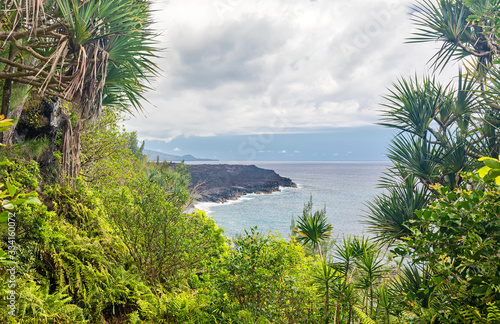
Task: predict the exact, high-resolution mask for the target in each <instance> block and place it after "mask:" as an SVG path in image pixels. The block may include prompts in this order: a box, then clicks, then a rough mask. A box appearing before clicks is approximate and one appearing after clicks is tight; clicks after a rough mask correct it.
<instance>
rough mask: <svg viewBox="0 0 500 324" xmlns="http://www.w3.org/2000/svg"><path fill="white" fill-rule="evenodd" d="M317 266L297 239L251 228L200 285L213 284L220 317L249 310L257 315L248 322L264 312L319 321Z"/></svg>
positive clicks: (281, 318)
mask: <svg viewBox="0 0 500 324" xmlns="http://www.w3.org/2000/svg"><path fill="white" fill-rule="evenodd" d="M312 266H313V262H312V258H311V257H306V256H305V253H304V249H303V248H302V247H301V246H300V245H299V244H297V243H296V242H295V241H294V240H293V239H292V241H291V242H287V241H286V240H285V239H283V238H282V237H281V236H279V235H277V234H272V233H269V234H267V235H263V234H261V233H259V232H258V231H257V229H256V228H251V229H250V231H245V234H244V235H243V236H242V237H241V238H240V239H237V240H235V241H234V246H233V248H232V249H231V251H230V252H229V253H228V254H227V255H223V257H222V258H221V259H220V261H219V262H217V263H216V264H214V268H213V270H212V271H213V272H212V274H208V273H207V274H206V276H203V277H202V279H204V280H203V282H205V283H204V284H202V285H201V287H204V286H205V287H207V286H209V287H207V288H210V289H208V291H211V295H212V296H214V298H213V299H214V301H216V302H217V303H216V304H215V305H217V308H216V310H218V311H219V312H220V313H219V315H218V316H217V320H218V321H219V320H222V314H223V313H224V314H227V313H229V314H235V313H238V312H239V311H241V310H246V311H249V312H250V314H251V317H250V318H253V321H251V322H250V321H249V322H248V323H254V322H255V321H256V320H257V319H258V318H259V317H260V316H262V317H264V318H266V319H267V320H269V321H270V322H271V323H317V319H318V315H320V313H319V307H318V306H317V305H318V302H319V299H317V297H316V296H317V294H318V293H317V289H316V287H315V285H313V282H312V280H311V279H312V275H313V268H312ZM209 283H210V284H209ZM324 292H325V291H324V290H323V293H324ZM215 305H214V306H215ZM232 318H233V319H234V320H235V319H236V318H234V316H233V317H232ZM242 322H244V321H242ZM244 323H245V322H244Z"/></svg>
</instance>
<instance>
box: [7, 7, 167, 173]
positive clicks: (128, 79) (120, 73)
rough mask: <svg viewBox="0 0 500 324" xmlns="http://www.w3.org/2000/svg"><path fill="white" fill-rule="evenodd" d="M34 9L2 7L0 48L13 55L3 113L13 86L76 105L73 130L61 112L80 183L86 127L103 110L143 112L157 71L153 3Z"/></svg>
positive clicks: (66, 155)
mask: <svg viewBox="0 0 500 324" xmlns="http://www.w3.org/2000/svg"><path fill="white" fill-rule="evenodd" d="M30 3H31V5H27V4H26V3H25V2H24V1H22V0H14V1H4V2H3V3H2V5H1V6H2V8H1V9H2V10H3V13H4V15H3V17H2V18H3V19H4V20H2V25H1V26H0V40H1V41H4V42H6V43H7V44H8V45H9V55H0V63H2V64H4V65H5V68H4V70H3V71H2V72H0V79H4V80H5V81H4V89H3V92H2V112H5V111H8V108H9V101H10V93H11V91H10V90H11V85H12V84H13V83H17V84H28V85H30V86H32V87H33V88H35V89H37V90H38V92H40V93H42V94H44V95H47V96H51V97H57V98H61V99H63V100H66V101H69V102H71V103H72V106H73V109H74V110H76V115H77V117H78V118H77V122H76V125H74V126H72V124H71V122H70V120H69V114H68V112H67V111H63V114H62V115H63V116H64V117H65V119H66V131H65V134H64V139H63V168H64V169H65V170H66V171H67V173H68V175H70V176H72V177H75V176H76V175H77V174H78V173H79V154H80V134H81V131H82V129H83V127H84V123H85V122H87V121H91V120H93V119H95V118H97V117H99V114H100V112H101V107H102V105H103V104H104V105H110V106H113V107H115V108H116V109H119V110H125V111H128V112H130V111H131V108H130V106H131V107H133V108H134V109H136V110H141V109H142V108H141V105H140V101H139V100H140V99H141V98H143V94H144V92H145V91H146V90H147V89H148V87H147V86H145V85H144V84H147V82H145V81H147V79H148V78H149V77H150V76H152V75H154V74H155V71H156V69H157V67H156V65H155V64H154V63H153V62H152V58H153V57H154V56H155V54H154V52H155V47H154V40H153V37H154V34H153V33H152V32H151V31H150V30H149V28H148V26H149V25H150V23H151V21H150V9H149V1H148V0H105V1H100V0H89V1H84V2H81V1H77V0H55V1H47V2H45V1H41V0H32V1H31V2H30ZM19 9H22V10H19ZM4 21H5V23H4ZM9 87H10V89H9Z"/></svg>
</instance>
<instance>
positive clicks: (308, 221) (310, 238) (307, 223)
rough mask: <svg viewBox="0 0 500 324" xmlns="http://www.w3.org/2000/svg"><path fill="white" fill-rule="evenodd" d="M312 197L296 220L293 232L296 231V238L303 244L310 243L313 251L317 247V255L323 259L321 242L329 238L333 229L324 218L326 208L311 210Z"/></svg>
mask: <svg viewBox="0 0 500 324" xmlns="http://www.w3.org/2000/svg"><path fill="white" fill-rule="evenodd" d="M312 206H313V202H312V197H311V198H310V200H309V202H308V203H307V204H305V206H304V210H303V212H302V216H301V217H299V219H298V220H297V225H296V228H295V232H296V233H298V234H299V235H300V236H298V238H297V240H298V241H299V242H301V243H302V244H303V245H306V244H310V245H311V246H312V249H313V251H314V250H316V249H318V252H319V256H320V257H321V258H322V259H323V253H322V251H321V243H322V242H323V241H325V240H327V239H329V238H330V235H331V234H332V231H333V226H332V224H330V223H328V220H327V218H326V209H325V208H323V209H321V210H317V211H315V212H314V213H313V211H312Z"/></svg>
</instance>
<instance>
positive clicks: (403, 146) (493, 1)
mask: <svg viewBox="0 0 500 324" xmlns="http://www.w3.org/2000/svg"><path fill="white" fill-rule="evenodd" d="M499 9H500V2H499V1H498V0H485V1H468V0H462V1H455V0H440V1H430V0H423V1H419V2H417V3H416V5H415V6H414V7H413V10H412V12H413V14H412V15H413V16H412V19H413V22H414V23H415V25H416V27H417V31H416V32H415V33H414V36H413V37H412V38H410V39H409V41H410V42H416V43H418V42H438V43H441V44H442V46H441V48H440V50H439V51H438V52H437V53H436V54H435V55H434V57H432V58H431V62H432V68H433V70H432V71H433V72H434V73H437V72H440V71H442V70H443V69H444V68H445V67H447V66H449V65H450V64H451V63H455V62H458V63H459V64H460V65H461V66H462V68H461V70H460V72H459V73H458V76H457V77H456V79H455V80H453V82H450V83H449V84H446V85H443V84H441V83H440V82H439V81H438V80H437V78H436V77H434V76H430V77H424V78H418V77H412V78H406V79H405V78H403V79H400V80H399V81H398V82H396V83H395V84H394V85H393V86H392V88H391V90H390V93H389V95H387V96H386V97H385V103H384V108H383V110H382V120H381V122H380V124H381V125H383V126H385V127H389V128H392V129H394V130H396V131H397V133H396V136H395V137H394V139H393V140H392V142H391V143H390V147H389V152H388V154H387V156H388V157H389V159H390V160H391V161H392V163H393V168H392V169H390V170H388V171H387V172H386V174H385V177H384V178H383V179H382V181H381V183H380V185H381V187H384V188H387V189H388V190H387V191H386V193H384V194H382V195H380V196H379V197H377V198H376V199H375V201H374V202H373V203H370V204H369V205H368V208H369V213H368V218H369V221H368V222H369V225H370V227H371V229H372V230H373V231H374V232H375V234H376V235H377V237H378V238H379V239H380V240H382V241H385V242H388V243H390V242H394V240H396V239H400V238H402V237H404V236H407V235H409V231H408V229H407V227H406V225H405V223H406V222H407V221H409V220H412V219H415V218H416V217H415V215H414V211H415V209H420V208H423V207H425V205H426V204H428V203H429V201H430V199H431V198H430V195H431V194H432V193H433V187H432V185H433V184H436V183H440V184H441V185H445V186H447V187H450V188H455V187H457V186H459V185H460V182H461V177H460V172H464V171H471V170H473V169H475V168H477V167H478V162H477V159H478V158H480V157H481V156H495V157H496V156H498V154H499V151H500V137H499V128H498V126H500V105H498V104H497V103H496V102H498V95H499V94H500V91H498V89H500V86H499V85H500V82H499V81H498V76H499V75H500V73H499V72H498V67H497V60H498V50H499V44H500V43H499V40H500V34H499V28H498V27H500V18H499V15H498V12H499ZM434 193H435V192H434Z"/></svg>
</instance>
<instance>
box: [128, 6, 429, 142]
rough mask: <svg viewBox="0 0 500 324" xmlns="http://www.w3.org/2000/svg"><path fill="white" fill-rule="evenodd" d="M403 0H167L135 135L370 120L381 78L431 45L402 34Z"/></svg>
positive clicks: (270, 130) (403, 71)
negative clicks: (154, 69) (155, 71)
mask: <svg viewBox="0 0 500 324" xmlns="http://www.w3.org/2000/svg"><path fill="white" fill-rule="evenodd" d="M407 4H408V2H407V1H397V2H396V1H392V0H378V1H373V0H351V1H349V2H346V1H340V0H339V1H327V0H318V1H314V2H311V1H299V0H266V1H262V0H248V1H243V0H231V1H229V0H213V1H204V0H190V1H185V0H170V1H167V2H162V1H160V0H158V1H157V2H156V4H155V6H156V7H155V9H157V10H158V12H157V13H156V19H157V20H158V22H157V24H156V28H158V29H159V30H160V31H161V32H162V36H161V38H160V39H161V43H162V47H165V48H166V51H165V52H164V53H163V58H162V59H161V60H159V62H158V64H159V65H160V66H161V67H162V69H163V72H162V76H161V77H159V78H157V79H156V80H155V81H154V83H153V87H155V89H156V90H155V91H154V92H152V93H149V94H147V95H146V97H147V98H148V100H149V103H144V105H145V108H146V111H147V117H146V118H145V117H141V116H140V117H135V118H131V119H130V120H129V121H127V122H125V125H126V126H127V128H128V129H129V130H136V131H138V134H139V137H140V138H141V139H162V140H165V141H169V140H171V139H172V138H175V137H178V136H181V135H184V136H214V135H220V134H255V133H267V134H277V133H289V132H311V131H315V130H316V129H327V128H336V127H357V126H364V125H370V124H373V123H374V122H375V121H376V120H377V118H378V117H377V116H378V113H377V110H378V109H379V108H380V106H379V103H380V102H381V101H382V99H381V96H382V95H383V94H385V93H387V91H386V88H387V87H389V86H390V85H391V83H392V82H394V81H395V80H396V78H397V77H399V76H400V75H407V74H409V73H413V72H414V71H421V70H422V69H423V67H424V65H425V63H426V62H427V60H428V59H429V58H430V57H431V56H432V54H433V53H434V49H433V46H427V45H426V44H423V45H422V44H418V45H415V44H411V45H410V44H403V43H404V40H405V38H406V37H408V36H410V33H411V30H412V28H413V27H412V26H411V23H410V21H409V17H408V6H407Z"/></svg>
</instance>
